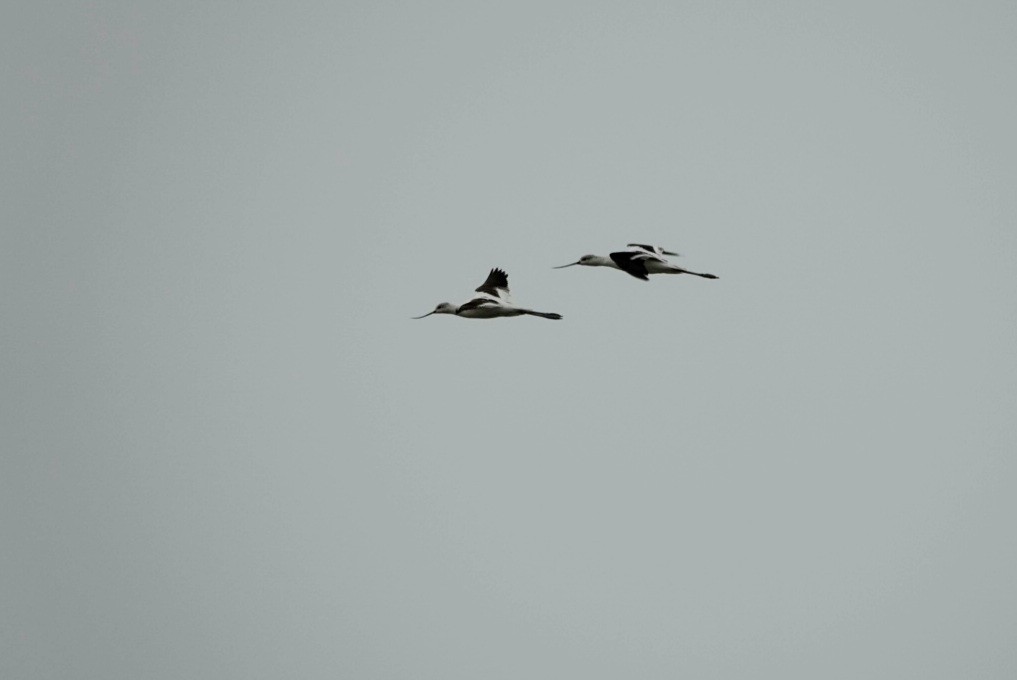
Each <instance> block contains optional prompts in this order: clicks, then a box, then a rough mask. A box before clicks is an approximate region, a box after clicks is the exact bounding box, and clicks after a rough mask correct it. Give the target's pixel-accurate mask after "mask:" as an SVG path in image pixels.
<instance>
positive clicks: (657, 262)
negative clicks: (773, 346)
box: [555, 243, 719, 281]
mask: <svg viewBox="0 0 1017 680" xmlns="http://www.w3.org/2000/svg"><path fill="white" fill-rule="evenodd" d="M665 255H672V256H676V257H677V256H678V253H676V252H673V251H670V250H665V249H664V248H661V247H660V246H647V245H643V244H641V243H630V244H628V248H627V249H626V250H619V251H617V252H614V253H610V254H609V255H608V256H607V257H601V256H600V255H583V256H582V257H581V258H579V259H578V260H577V261H576V262H571V263H569V264H563V265H561V266H560V267H555V269H564V268H565V267H573V266H575V265H577V264H579V265H583V266H584V267H612V268H614V269H620V270H622V271H623V272H625V273H626V274H629V275H630V276H634V277H636V278H637V279H642V280H643V281H649V280H650V274H692V275H693V276H701V277H702V278H704V279H716V278H719V277H717V276H714V275H713V274H702V273H700V272H694V271H691V270H689V269H683V268H682V267H679V266H677V265H674V264H671V263H670V262H668V260H667V259H666V258H665V257H664V256H665Z"/></svg>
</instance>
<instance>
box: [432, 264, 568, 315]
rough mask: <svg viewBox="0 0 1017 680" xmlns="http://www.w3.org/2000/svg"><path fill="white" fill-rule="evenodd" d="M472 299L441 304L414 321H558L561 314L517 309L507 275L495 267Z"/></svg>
mask: <svg viewBox="0 0 1017 680" xmlns="http://www.w3.org/2000/svg"><path fill="white" fill-rule="evenodd" d="M476 292H477V293H478V295H475V296H474V297H473V298H472V299H470V300H467V301H466V302H464V303H463V304H461V305H458V306H456V305H454V304H452V303H451V302H442V303H441V304H440V305H438V306H437V307H435V308H434V311H433V312H428V313H427V314H424V315H423V316H415V317H413V318H414V319H423V318H424V317H425V316H431V315H432V314H454V315H456V316H461V317H463V318H464V319H496V318H498V317H502V316H523V315H524V314H528V315H530V316H539V317H541V318H544V319H560V318H561V314H555V313H554V312H536V311H534V310H532V309H525V308H523V307H517V306H516V305H514V304H513V303H512V298H511V295H510V294H509V287H508V274H506V273H505V272H504V271H503V270H501V269H498V268H497V267H496V268H494V269H492V270H491V273H490V274H488V275H487V280H486V281H484V283H482V284H481V285H480V287H479V288H477V290H476Z"/></svg>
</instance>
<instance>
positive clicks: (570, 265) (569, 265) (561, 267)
mask: <svg viewBox="0 0 1017 680" xmlns="http://www.w3.org/2000/svg"><path fill="white" fill-rule="evenodd" d="M577 264H579V263H578V262H573V263H572V264H563V265H561V266H560V267H551V269H565V267H572V266H575V265H577Z"/></svg>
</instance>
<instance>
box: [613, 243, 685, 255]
mask: <svg viewBox="0 0 1017 680" xmlns="http://www.w3.org/2000/svg"><path fill="white" fill-rule="evenodd" d="M626 245H627V246H628V247H629V248H638V249H639V250H643V251H646V252H647V253H652V254H653V255H672V256H674V257H679V254H678V253H676V252H674V251H671V250H665V249H664V248H661V247H660V246H648V245H646V244H644V243H627V244H626Z"/></svg>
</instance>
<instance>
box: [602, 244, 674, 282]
mask: <svg viewBox="0 0 1017 680" xmlns="http://www.w3.org/2000/svg"><path fill="white" fill-rule="evenodd" d="M610 257H611V259H612V260H614V263H615V264H616V265H618V269H621V270H622V271H623V272H625V273H626V274H631V275H632V276H634V277H636V278H637V279H642V280H643V281H649V280H650V276H649V272H648V271H646V263H647V262H649V261H650V260H656V261H658V262H664V261H665V260H664V259H663V258H661V257H657V256H656V255H653V254H652V253H647V252H644V251H641V250H620V251H618V252H617V253H611V255H610Z"/></svg>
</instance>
